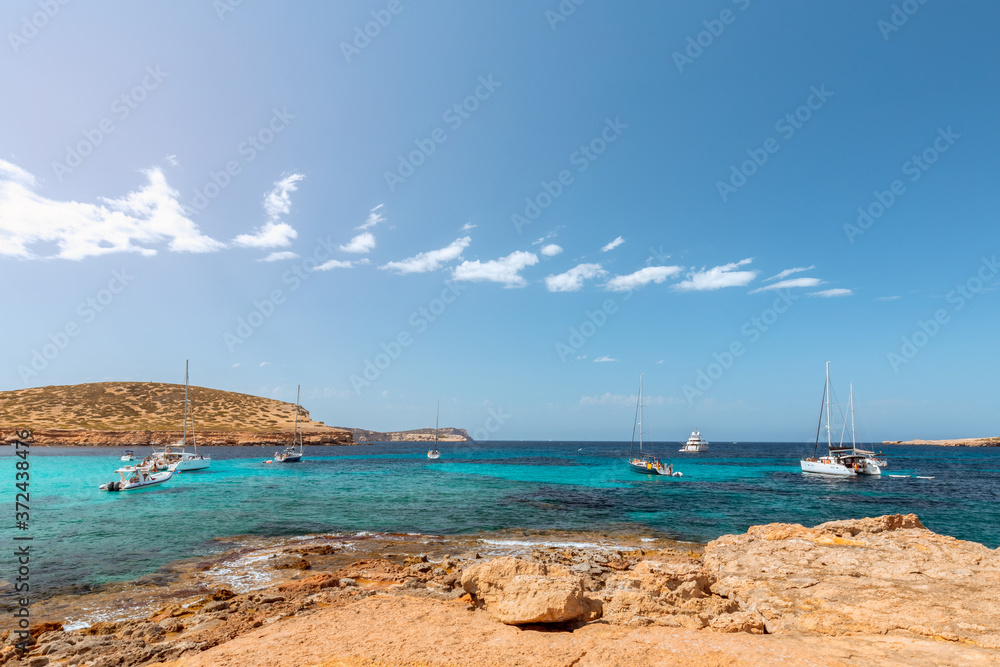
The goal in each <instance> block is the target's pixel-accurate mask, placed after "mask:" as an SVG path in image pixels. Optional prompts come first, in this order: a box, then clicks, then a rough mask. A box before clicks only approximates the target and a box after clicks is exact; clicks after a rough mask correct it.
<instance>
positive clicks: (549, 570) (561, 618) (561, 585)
mask: <svg viewBox="0 0 1000 667" xmlns="http://www.w3.org/2000/svg"><path fill="white" fill-rule="evenodd" d="M462 588H464V589H465V590H466V592H468V593H469V594H470V595H471V596H472V597H473V599H474V600H476V601H477V602H479V603H480V604H482V605H483V606H484V607H485V608H486V610H487V611H488V612H490V613H491V614H493V615H494V616H495V617H496V618H497V620H499V621H500V622H501V623H505V624H507V625H527V624H531V623H567V622H571V621H591V620H594V619H597V618H600V616H601V609H602V606H601V601H600V600H594V599H591V598H588V597H587V596H586V594H585V591H584V586H583V579H582V578H580V577H578V576H573V575H571V574H570V573H569V572H568V571H566V570H565V569H563V568H560V567H554V566H546V565H543V564H541V563H532V562H529V561H524V560H521V559H518V558H513V557H511V556H505V557H503V558H497V559H494V560H491V561H488V562H485V563H480V564H477V565H473V566H472V567H470V568H468V569H466V570H465V571H464V572H463V573H462Z"/></svg>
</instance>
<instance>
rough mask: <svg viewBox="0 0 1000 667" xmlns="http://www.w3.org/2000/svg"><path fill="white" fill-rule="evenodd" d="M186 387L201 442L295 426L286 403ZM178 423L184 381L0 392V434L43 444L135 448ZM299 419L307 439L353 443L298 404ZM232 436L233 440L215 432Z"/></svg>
mask: <svg viewBox="0 0 1000 667" xmlns="http://www.w3.org/2000/svg"><path fill="white" fill-rule="evenodd" d="M189 391H190V399H191V411H192V418H193V423H194V427H195V430H196V432H197V433H198V436H199V438H201V439H202V442H203V443H204V444H249V443H256V442H261V444H263V442H262V441H266V442H272V441H275V442H281V441H283V440H284V439H285V438H286V436H289V434H290V433H291V432H292V430H293V428H294V423H295V409H296V408H295V405H294V404H292V403H285V402H283V401H276V400H273V399H270V398H262V397H260V396H250V395H248V394H238V393H235V392H230V391H222V390H219V389H209V388H207V387H191V388H190V390H189ZM183 423H184V385H178V384H166V383H160V382H97V383H93V384H78V385H65V386H53V387H37V388H32V389H19V390H16V391H5V392H0V430H2V431H3V432H4V434H5V435H6V434H7V432H8V431H12V430H13V429H14V428H28V429H31V430H33V431H34V432H35V435H36V439H37V438H39V437H42V438H43V439H44V440H46V441H50V442H55V441H64V442H66V443H67V444H113V445H118V444H136V445H138V444H145V442H148V440H149V439H153V440H161V441H163V440H166V439H167V438H170V437H173V436H174V434H175V433H177V432H179V431H180V429H181V428H182V426H183ZM299 424H300V426H302V429H303V431H304V433H305V435H306V444H352V443H353V439H352V438H351V435H350V432H349V431H347V430H346V429H339V428H333V427H329V426H327V425H326V424H324V423H323V422H316V421H312V419H310V417H309V412H308V410H306V409H305V408H301V407H300V408H299ZM64 432H65V433H64ZM46 433H48V434H49V435H48V436H47V437H46V436H45V435H44V434H46ZM67 433H68V434H67ZM87 433H89V434H90V435H87ZM233 433H239V437H235V438H234V437H231V436H230V437H223V436H222V434H233ZM98 434H99V435H98ZM114 434H118V435H117V436H115V435H114ZM149 434H151V435H149ZM310 436H311V437H310ZM289 437H290V436H289ZM213 440H214V442H213Z"/></svg>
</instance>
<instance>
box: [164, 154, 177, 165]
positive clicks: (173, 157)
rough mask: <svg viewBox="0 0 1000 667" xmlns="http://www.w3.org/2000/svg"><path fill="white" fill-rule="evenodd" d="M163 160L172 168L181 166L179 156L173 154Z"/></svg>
mask: <svg viewBox="0 0 1000 667" xmlns="http://www.w3.org/2000/svg"><path fill="white" fill-rule="evenodd" d="M163 159H164V160H166V161H167V164H169V165H170V166H171V167H176V166H178V165H180V162H178V161H177V156H176V155H174V154H173V153H171V154H170V155H168V156H166V157H165V158H163Z"/></svg>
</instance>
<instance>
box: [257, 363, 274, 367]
mask: <svg viewBox="0 0 1000 667" xmlns="http://www.w3.org/2000/svg"><path fill="white" fill-rule="evenodd" d="M270 365H271V362H270V361H262V362H260V365H259V366H258V367H257V368H264V366H270Z"/></svg>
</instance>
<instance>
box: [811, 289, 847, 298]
mask: <svg viewBox="0 0 1000 667" xmlns="http://www.w3.org/2000/svg"><path fill="white" fill-rule="evenodd" d="M853 294H854V292H853V291H852V290H849V289H843V288H839V287H838V288H836V289H825V290H820V291H819V292H810V293H809V296H822V297H831V296H851V295H853Z"/></svg>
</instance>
